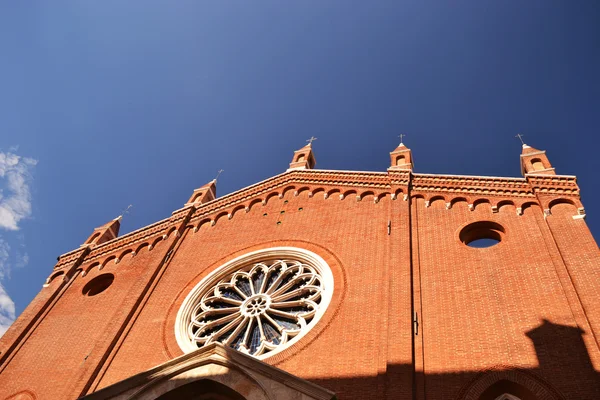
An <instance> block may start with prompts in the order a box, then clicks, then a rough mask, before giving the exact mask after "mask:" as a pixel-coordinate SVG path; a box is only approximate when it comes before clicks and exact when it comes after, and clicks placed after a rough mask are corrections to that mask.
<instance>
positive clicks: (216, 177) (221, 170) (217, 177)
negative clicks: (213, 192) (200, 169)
mask: <svg viewBox="0 0 600 400" xmlns="http://www.w3.org/2000/svg"><path fill="white" fill-rule="evenodd" d="M222 172H225V170H223V169H220V170H218V171H217V176H215V182H216V181H217V179H219V176H220V175H221V173H222Z"/></svg>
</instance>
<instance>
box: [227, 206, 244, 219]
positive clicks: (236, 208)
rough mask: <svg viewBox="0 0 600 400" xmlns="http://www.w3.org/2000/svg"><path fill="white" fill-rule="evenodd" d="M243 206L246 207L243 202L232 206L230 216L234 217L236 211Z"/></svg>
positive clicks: (242, 208) (240, 209) (241, 209)
mask: <svg viewBox="0 0 600 400" xmlns="http://www.w3.org/2000/svg"><path fill="white" fill-rule="evenodd" d="M245 208H246V207H245V206H244V205H243V204H240V205H238V206H236V207H234V208H233V210H231V213H230V214H231V216H232V217H234V216H235V214H236V213H237V212H238V211H243V210H244V209H245Z"/></svg>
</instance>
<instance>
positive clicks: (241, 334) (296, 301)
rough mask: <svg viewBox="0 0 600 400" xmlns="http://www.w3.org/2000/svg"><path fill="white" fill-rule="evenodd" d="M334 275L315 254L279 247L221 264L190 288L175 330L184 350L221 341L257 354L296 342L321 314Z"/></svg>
mask: <svg viewBox="0 0 600 400" xmlns="http://www.w3.org/2000/svg"><path fill="white" fill-rule="evenodd" d="M332 292H333V275H332V273H331V270H330V269H329V266H328V265H327V263H326V262H325V261H324V260H323V259H322V258H321V257H319V256H318V255H316V254H314V253H312V252H310V251H307V250H303V249H299V248H292V247H278V248H271V249H266V250H260V251H257V252H253V253H250V254H247V255H244V256H242V257H238V258H236V259H235V260H232V261H230V262H229V263H227V264H225V265H223V266H221V267H220V268H218V269H217V270H216V271H215V272H213V273H212V274H211V275H209V276H208V277H207V278H205V279H203V280H202V281H201V282H200V283H198V285H196V287H194V289H192V291H191V292H190V293H189V294H188V296H187V297H186V299H185V300H184V302H183V305H182V306H181V308H180V310H179V312H178V314H177V319H176V323H175V335H176V337H177V342H178V344H179V346H180V347H181V348H182V350H184V351H186V352H188V351H193V350H195V349H198V348H200V347H203V346H206V345H208V344H211V343H215V342H219V343H222V344H224V345H226V346H229V347H232V348H234V349H236V350H238V351H241V352H243V353H246V354H250V355H252V356H255V357H258V358H266V357H268V356H271V355H273V354H275V353H278V352H280V351H282V350H283V349H285V348H287V347H289V346H291V345H293V344H294V343H296V342H297V341H298V340H299V339H300V338H301V337H302V336H304V335H305V334H306V333H307V332H308V331H309V330H310V329H311V328H312V327H313V326H314V325H315V324H316V323H317V321H318V320H319V319H320V318H321V316H322V315H323V313H324V312H325V309H326V308H327V306H328V304H329V302H330V300H331V294H332Z"/></svg>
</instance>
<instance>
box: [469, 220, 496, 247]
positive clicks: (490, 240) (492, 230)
mask: <svg viewBox="0 0 600 400" xmlns="http://www.w3.org/2000/svg"><path fill="white" fill-rule="evenodd" d="M503 235H504V228H503V227H502V225H500V224H497V223H496V222H491V221H480V222H474V223H472V224H469V225H467V226H465V227H464V228H463V229H462V230H461V231H460V233H459V235H458V236H459V239H460V241H461V242H463V243H464V244H466V245H467V246H469V247H473V248H476V249H481V248H486V247H492V246H494V245H496V244H498V243H500V242H501V241H502V236H503Z"/></svg>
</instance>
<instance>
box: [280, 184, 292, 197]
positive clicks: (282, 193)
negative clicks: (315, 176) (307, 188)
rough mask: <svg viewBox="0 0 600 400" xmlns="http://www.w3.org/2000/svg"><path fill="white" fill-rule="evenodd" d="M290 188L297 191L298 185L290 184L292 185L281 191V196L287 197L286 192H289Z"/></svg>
mask: <svg viewBox="0 0 600 400" xmlns="http://www.w3.org/2000/svg"><path fill="white" fill-rule="evenodd" d="M290 190H293V191H295V190H296V186H294V185H290V186H286V187H285V188H284V189H283V191H282V192H281V196H282V197H285V195H286V193H287V192H289V191H290Z"/></svg>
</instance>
